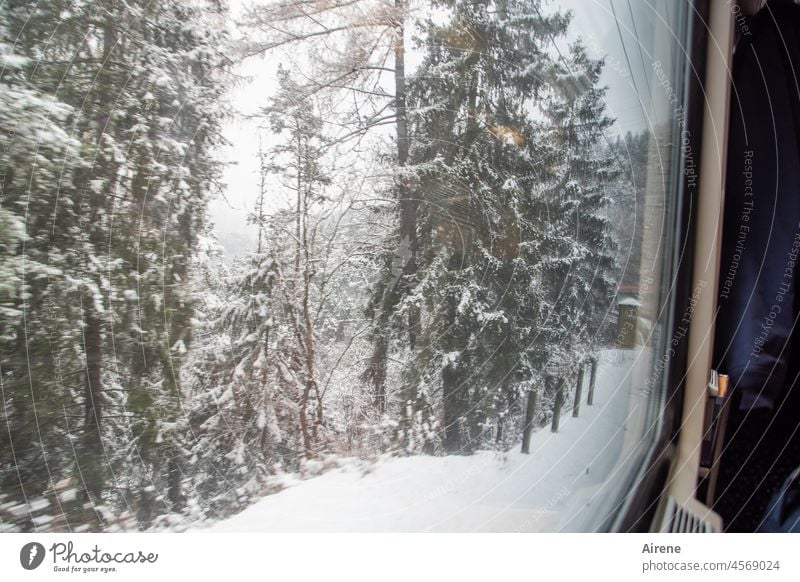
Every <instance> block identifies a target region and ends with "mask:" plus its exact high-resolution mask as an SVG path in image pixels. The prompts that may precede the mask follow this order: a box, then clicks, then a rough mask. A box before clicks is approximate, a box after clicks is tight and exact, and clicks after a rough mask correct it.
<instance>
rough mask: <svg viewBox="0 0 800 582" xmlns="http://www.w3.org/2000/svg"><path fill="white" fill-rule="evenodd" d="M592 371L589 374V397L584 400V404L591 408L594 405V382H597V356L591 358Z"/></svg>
mask: <svg viewBox="0 0 800 582" xmlns="http://www.w3.org/2000/svg"><path fill="white" fill-rule="evenodd" d="M591 362H592V369H591V371H590V372H589V397H588V398H587V399H586V404H588V405H589V406H591V405H592V404H593V403H594V382H595V380H597V356H595V357H593V358H592V360H591Z"/></svg>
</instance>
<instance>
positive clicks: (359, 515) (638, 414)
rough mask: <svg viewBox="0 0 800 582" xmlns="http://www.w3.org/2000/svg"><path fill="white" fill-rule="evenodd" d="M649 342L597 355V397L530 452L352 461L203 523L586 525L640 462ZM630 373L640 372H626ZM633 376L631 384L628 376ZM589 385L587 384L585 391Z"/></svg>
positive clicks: (220, 527)
mask: <svg viewBox="0 0 800 582" xmlns="http://www.w3.org/2000/svg"><path fill="white" fill-rule="evenodd" d="M650 369H651V361H650V353H649V352H648V351H623V350H619V351H617V350H614V351H608V352H605V353H604V354H603V355H602V357H601V360H600V366H599V371H598V381H597V387H596V391H595V398H594V405H593V406H587V405H586V402H585V401H584V403H583V404H582V406H581V415H580V417H579V418H573V417H572V416H571V412H569V411H568V412H566V413H565V415H564V417H563V418H562V422H561V429H560V432H559V433H557V434H554V433H552V432H550V430H549V428H544V429H542V430H540V431H538V432H537V433H535V434H534V435H533V440H532V443H531V454H530V455H523V454H521V453H520V452H519V449H518V448H516V449H515V450H513V451H509V452H507V453H497V452H490V451H482V452H478V453H476V454H474V455H471V456H448V457H430V456H415V457H405V458H389V459H385V460H383V461H380V462H377V463H374V464H365V463H363V462H356V461H354V462H353V463H352V464H350V465H346V466H344V467H342V468H339V469H336V470H333V471H331V472H329V473H326V474H325V475H322V476H320V477H316V478H314V479H310V480H307V481H300V482H298V483H297V484H296V485H294V486H292V487H289V488H288V489H285V490H283V491H281V492H279V493H276V494H274V495H270V496H267V497H265V498H264V499H263V500H261V501H259V502H257V503H255V504H254V505H252V506H251V507H249V508H247V509H245V510H244V511H242V512H241V513H239V514H238V515H235V516H233V517H230V518H228V519H225V520H223V521H220V522H217V523H216V524H213V525H212V526H210V527H207V528H203V529H202V530H201V531H212V532H290V531H294V532H320V531H322V532H422V531H436V532H448V531H504V532H513V531H552V530H559V531H587V530H591V529H594V528H595V527H597V524H599V523H601V522H602V521H603V520H604V518H606V517H608V516H609V515H612V514H613V513H614V512H616V508H617V507H618V504H617V502H618V500H619V497H620V492H621V491H622V492H624V491H626V490H627V489H625V487H626V486H628V485H629V480H630V478H631V476H632V474H633V472H634V471H635V470H636V469H637V468H638V464H639V456H638V455H639V454H640V453H641V452H642V450H643V449H644V448H645V447H646V445H647V442H648V441H647V440H646V439H642V438H641V437H642V435H643V434H644V433H645V427H646V426H648V425H647V424H646V423H647V410H648V407H647V397H646V394H644V393H643V392H642V391H641V390H640V389H639V388H641V386H643V385H644V380H645V379H646V378H647V375H648V374H649V372H650ZM631 378H635V379H636V380H637V381H636V382H631ZM634 384H635V388H634V387H633V385H634ZM584 394H585V391H584Z"/></svg>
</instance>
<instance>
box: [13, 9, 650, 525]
mask: <svg viewBox="0 0 800 582" xmlns="http://www.w3.org/2000/svg"><path fill="white" fill-rule="evenodd" d="M571 19H572V17H571V14H570V12H569V11H566V10H563V9H560V8H559V7H558V5H557V3H553V2H546V1H544V0H433V1H425V2H422V1H417V0H253V1H252V2H246V3H244V4H243V5H241V6H240V5H239V3H238V2H237V3H236V11H235V13H234V12H233V9H232V8H231V7H230V6H228V5H227V3H226V2H225V0H194V1H186V0H148V1H143V0H142V1H140V0H48V1H47V2H36V3H33V2H21V1H15V0H11V1H6V2H3V3H2V5H0V188H1V189H2V190H1V191H0V196H1V197H0V386H1V387H2V404H3V407H2V410H0V419H2V420H1V421H0V531H129V530H139V529H181V528H183V529H185V528H186V527H190V526H196V525H198V524H203V523H211V522H213V521H215V520H219V519H221V518H225V517H227V516H230V515H233V514H235V513H238V512H240V511H242V510H244V509H245V508H247V507H248V506H249V505H251V504H252V503H254V502H256V501H257V500H259V499H261V498H263V497H264V496H269V495H271V494H274V493H277V492H278V491H280V490H281V489H282V488H284V487H285V486H286V484H287V483H289V482H296V481H297V480H303V479H307V478H311V477H316V476H319V475H322V474H324V473H326V472H329V471H332V470H334V471H336V470H339V469H337V467H340V466H341V464H342V462H343V461H342V460H343V459H358V460H359V461H358V462H359V463H362V464H365V465H368V464H370V463H373V462H375V461H376V460H380V462H381V463H384V462H386V459H394V458H396V457H412V458H423V456H424V458H425V459H431V458H439V457H447V458H449V459H451V461H452V462H454V463H455V462H456V461H455V460H454V459H456V458H458V459H461V458H465V457H468V456H471V457H472V458H476V459H481V458H483V457H481V455H488V454H493V453H491V451H497V452H499V453H503V454H505V452H506V451H512V450H513V451H520V449H525V448H527V450H526V451H525V452H528V453H530V455H531V456H535V455H536V454H537V449H536V446H531V435H532V434H533V433H536V432H537V431H540V429H544V430H546V431H547V433H548V434H550V430H551V429H550V426H553V428H554V429H556V428H557V422H558V417H559V416H571V415H572V413H571V410H572V408H573V407H574V406H577V405H578V404H579V403H580V401H581V398H583V401H584V404H583V406H584V407H585V406H586V393H587V390H589V387H590V382H591V383H592V387H593V384H594V382H595V377H596V375H597V374H598V358H600V359H602V358H603V357H606V358H607V355H606V356H603V355H602V354H603V353H604V351H607V350H609V349H610V348H612V347H614V346H615V341H616V340H617V338H616V334H617V309H618V307H617V305H618V302H619V300H620V289H622V288H625V289H628V290H630V289H634V292H633V295H635V289H636V288H637V286H638V285H639V277H640V275H639V272H640V263H641V262H642V256H641V255H642V246H643V242H642V223H643V220H644V218H643V209H644V204H643V202H642V201H643V193H644V190H645V183H646V181H647V180H646V176H647V173H648V167H647V165H648V148H649V147H652V141H653V139H654V138H653V137H652V136H651V135H649V134H648V133H646V132H642V133H637V134H635V133H631V132H628V133H626V134H621V133H620V132H618V131H613V125H614V116H613V115H612V113H611V112H609V111H607V107H606V92H607V89H606V87H605V86H604V84H603V82H602V75H603V71H604V67H605V66H606V64H605V63H604V60H603V58H602V55H598V54H597V51H596V49H591V50H590V47H589V46H587V44H586V43H585V42H583V41H582V40H581V39H580V37H579V36H578V35H575V34H573V33H572V29H571V26H572V24H571ZM243 62H248V63H250V65H249V70H253V68H257V67H259V66H262V65H263V67H264V68H265V69H267V68H268V69H269V70H270V71H271V73H270V75H272V79H273V82H272V83H271V89H272V90H271V91H270V92H269V93H267V94H263V95H259V96H258V99H259V108H258V111H257V112H256V113H255V114H254V115H250V117H249V119H251V121H252V120H254V121H255V122H256V123H257V124H258V127H259V136H260V146H259V147H258V149H257V151H247V152H241V155H242V156H255V157H256V159H257V161H258V168H259V171H258V172H256V173H254V174H253V175H252V187H253V188H255V189H257V191H258V199H257V200H256V203H255V204H253V205H252V207H251V208H249V209H248V218H247V221H248V226H249V228H250V229H251V230H250V232H251V233H252V240H253V241H254V242H253V244H252V248H249V249H247V251H246V252H243V253H240V254H239V255H238V256H235V257H232V256H230V255H228V256H225V254H224V251H223V248H222V245H221V243H220V241H219V240H218V238H217V236H216V234H215V231H214V221H215V216H214V215H213V213H212V212H210V211H209V204H210V203H211V202H212V201H214V200H220V199H225V198H235V197H236V195H237V194H236V192H235V191H234V188H232V187H231V185H230V184H226V183H225V181H224V180H223V172H224V167H225V164H226V163H227V162H226V161H225V160H223V159H222V156H221V155H220V152H221V151H222V150H223V149H224V148H229V149H230V148H233V150H234V151H236V144H230V143H228V144H226V143H225V142H226V140H225V136H224V128H225V124H226V123H228V122H229V120H231V119H234V118H236V116H237V115H240V113H239V112H238V111H237V107H236V103H234V102H232V100H231V98H230V94H231V90H232V89H233V88H234V87H239V88H240V90H241V88H242V87H244V88H245V89H246V87H247V83H248V80H247V79H245V78H242V75H240V74H239V71H240V68H239V67H240V65H241V63H243ZM248 115H249V114H248ZM581 390H583V394H582V395H581V393H580V391H581ZM576 391H577V392H578V394H576ZM576 412H577V411H576ZM554 416H555V417H556V424H555V425H553V420H554ZM620 422H622V420H620ZM559 436H562V435H559ZM563 436H565V438H566V434H565V435H563ZM534 440H535V439H534ZM534 444H535V443H534ZM515 454H517V453H515ZM520 454H521V453H520ZM452 456H458V457H452ZM546 458H550V457H546ZM408 466H409V467H412V466H422V465H419V464H417V465H414V464H413V463H411V464H409V465H408ZM587 472H588V469H587ZM556 493H557V492H556Z"/></svg>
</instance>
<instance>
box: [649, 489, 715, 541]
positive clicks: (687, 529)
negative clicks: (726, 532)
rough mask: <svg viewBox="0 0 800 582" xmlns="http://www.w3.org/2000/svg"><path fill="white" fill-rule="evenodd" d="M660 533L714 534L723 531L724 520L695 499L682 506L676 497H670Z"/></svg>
mask: <svg viewBox="0 0 800 582" xmlns="http://www.w3.org/2000/svg"><path fill="white" fill-rule="evenodd" d="M659 531H660V532H662V533H714V532H718V531H722V520H721V519H720V517H719V515H717V514H716V513H714V512H713V511H711V509H709V508H708V507H706V506H705V505H703V504H702V503H700V502H699V501H697V500H694V499H693V500H690V501H689V502H688V503H686V504H683V505H682V504H679V503H678V502H677V501H676V500H675V498H674V497H670V498H669V500H668V501H667V507H666V510H665V511H664V519H663V520H662V521H661V528H660V529H659Z"/></svg>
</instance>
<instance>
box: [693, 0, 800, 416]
mask: <svg viewBox="0 0 800 582" xmlns="http://www.w3.org/2000/svg"><path fill="white" fill-rule="evenodd" d="M740 35H741V36H740V38H739V41H738V42H737V45H736V51H735V55H734V65H733V71H732V72H733V80H734V83H733V87H732V94H731V118H730V129H729V134H728V140H729V142H728V144H729V147H728V161H727V176H726V192H725V212H724V227H723V252H722V262H721V264H720V294H719V310H718V315H717V330H716V342H715V352H716V355H715V357H716V363H717V367H718V369H719V370H720V371H722V372H724V373H727V374H728V375H729V376H730V381H731V384H730V385H731V387H732V389H733V390H734V391H735V392H736V393H738V394H739V396H740V398H741V400H740V406H741V407H742V408H771V407H773V406H774V405H775V403H776V402H777V401H779V400H780V398H781V397H782V396H783V393H784V391H785V388H786V386H787V382H789V381H791V380H792V379H793V376H794V374H795V373H796V371H797V370H796V368H797V366H796V362H797V360H798V358H797V353H798V350H799V349H800V330H797V324H798V297H797V296H798V290H797V280H798V275H800V147H799V146H798V143H799V138H800V8H799V7H798V6H796V5H795V4H794V3H793V2H790V1H771V2H769V3H768V4H767V6H766V8H764V9H763V10H761V11H760V12H759V13H758V15H756V16H755V17H754V18H753V19H752V21H751V23H750V26H749V27H747V28H744V27H743V28H741V29H740ZM701 228H702V225H701ZM700 260H702V258H701V259H700Z"/></svg>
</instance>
